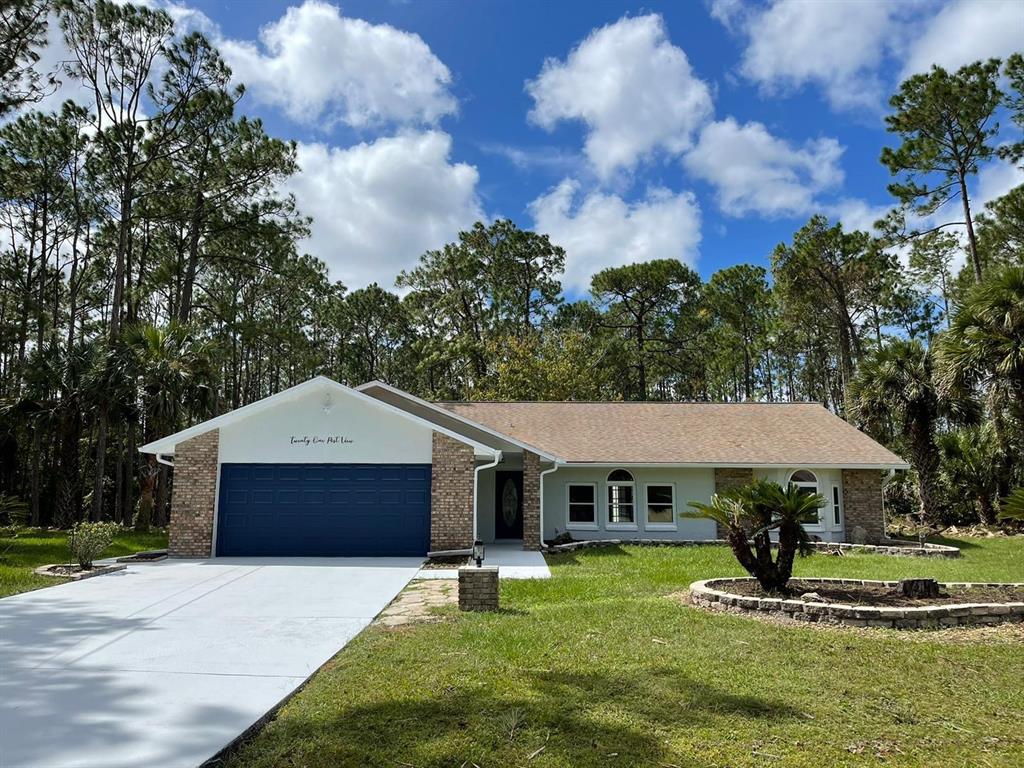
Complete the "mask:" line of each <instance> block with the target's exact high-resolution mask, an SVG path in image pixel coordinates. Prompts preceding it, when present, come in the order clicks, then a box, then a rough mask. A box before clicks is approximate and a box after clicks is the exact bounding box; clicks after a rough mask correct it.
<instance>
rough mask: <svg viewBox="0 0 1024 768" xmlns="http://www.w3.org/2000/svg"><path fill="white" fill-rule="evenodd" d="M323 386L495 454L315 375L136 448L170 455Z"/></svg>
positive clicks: (488, 454)
mask: <svg viewBox="0 0 1024 768" xmlns="http://www.w3.org/2000/svg"><path fill="white" fill-rule="evenodd" d="M323 385H326V386H328V387H330V388H332V389H335V390H338V391H341V392H342V393H343V394H345V395H349V396H352V397H355V398H356V399H357V400H360V401H361V402H364V403H366V404H367V405H371V406H373V407H374V408H378V409H380V410H382V411H385V412H387V413H393V414H396V415H398V416H401V417H402V418H404V419H407V420H409V421H412V422H415V423H417V424H419V425H421V426H423V427H425V428H427V429H430V430H433V431H434V432H440V433H441V434H443V435H447V436H448V437H450V438H452V439H453V440H457V441H458V442H460V443H464V444H465V445H468V446H470V447H472V448H473V450H474V452H475V454H476V455H477V456H482V457H485V458H490V457H492V456H494V455H495V454H496V453H498V451H497V449H495V448H491V447H490V446H489V445H484V444H483V443H478V442H476V441H475V440H470V439H469V438H468V437H465V436H464V435H460V434H458V433H457V432H453V431H452V430H450V429H445V428H444V427H440V426H438V425H437V424H434V423H433V422H432V421H429V420H427V419H424V418H421V417H419V416H416V415H415V414H412V413H409V412H408V411H404V410H402V409H401V408H397V407H395V406H393V405H391V404H389V403H385V402H384V401H383V400H378V399H377V398H375V397H371V396H370V395H367V394H365V393H364V392H360V391H359V390H357V389H353V388H352V387H346V386H345V385H344V384H339V383H338V382H336V381H334V379H329V378H327V377H326V376H315V377H313V378H312V379H310V380H309V381H304V382H302V383H301V384H296V385H295V386H294V387H289V388H288V389H285V390H282V391H281V392H278V393H277V394H274V395H269V396H268V397H264V398H263V399H262V400H257V401H256V402H254V403H249V405H244V406H242V407H241V408H236V409H235V410H233V411H229V412H228V413H225V414H222V415H220V416H216V417H214V418H212V419H209V420H207V421H204V422H201V423H199V424H196V425H195V426H192V427H189V428H188V429H183V430H181V431H180V432H175V433H174V434H173V435H169V436H167V437H163V438H161V439H159V440H154V441H153V442H151V443H147V444H146V445H143V446H142V447H141V448H139V453H157V454H173V453H174V449H175V447H176V446H177V444H178V443H181V442H184V441H185V440H189V439H191V438H193V437H196V436H197V435H201V434H203V433H204V432H209V431H210V430H211V429H220V428H221V427H224V426H227V425H228V424H233V423H235V422H237V421H241V420H243V419H248V418H250V417H251V416H255V415H257V414H259V413H262V412H263V411H266V410H269V409H270V408H273V407H275V406H276V405H278V404H280V403H281V402H284V401H286V400H290V399H292V398H294V397H296V396H297V395H301V394H303V393H304V392H305V391H306V390H308V389H314V388H315V387H317V386H323Z"/></svg>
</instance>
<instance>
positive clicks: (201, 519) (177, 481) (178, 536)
mask: <svg viewBox="0 0 1024 768" xmlns="http://www.w3.org/2000/svg"><path fill="white" fill-rule="evenodd" d="M219 445H220V430H217V429H211V430H210V431H209V432H204V433H203V434H201V435H197V436H196V437H193V438H192V439H191V440H186V441H185V442H183V443H179V444H178V446H177V447H176V449H175V452H174V484H173V486H172V488H173V490H172V495H171V523H170V530H169V531H168V544H167V549H168V554H169V555H170V556H171V557H210V556H211V555H212V554H213V551H212V550H213V510H214V507H215V506H216V504H217V467H218V464H217V452H218V448H219Z"/></svg>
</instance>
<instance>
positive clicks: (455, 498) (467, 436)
mask: <svg viewBox="0 0 1024 768" xmlns="http://www.w3.org/2000/svg"><path fill="white" fill-rule="evenodd" d="M140 450H141V451H142V452H144V453H150V454H155V455H156V457H157V459H158V460H159V461H161V462H163V463H166V464H172V465H173V466H174V481H173V495H172V503H171V522H170V551H171V554H172V555H175V556H179V557H211V556H218V555H220V556H227V555H260V556H272V555H281V556H399V555H401V556H407V555H426V554H427V553H428V552H431V551H435V552H436V551H446V550H455V549H465V548H468V547H470V546H472V543H473V541H474V540H476V539H480V540H482V541H484V542H492V541H496V540H510V539H511V540H521V541H522V542H523V547H524V548H525V549H531V550H535V549H540V548H541V547H542V546H543V544H542V542H544V541H549V540H551V539H554V538H556V537H558V536H560V535H562V534H565V533H568V534H569V535H570V536H571V537H572V538H573V539H714V538H717V536H718V532H717V531H716V527H715V523H714V522H712V521H709V520H704V519H689V518H683V517H681V515H680V513H681V512H684V511H686V509H687V502H689V501H691V500H699V501H705V502H706V501H708V500H709V499H710V498H711V496H712V495H713V494H714V493H715V492H716V491H720V490H722V489H725V488H729V487H731V486H735V485H737V484H743V483H746V482H749V481H750V480H751V479H753V478H755V477H764V478H770V479H772V480H776V481H778V482H780V483H787V482H792V483H797V484H799V485H801V486H803V487H806V488H809V489H813V490H815V491H817V492H818V493H821V494H822V495H823V496H824V497H825V498H826V499H827V501H828V504H827V506H825V507H823V508H822V509H821V510H820V513H819V517H818V522H817V524H816V525H811V526H809V527H808V528H809V531H810V532H811V533H812V535H814V536H817V537H818V538H820V539H822V540H827V541H845V540H847V539H848V538H849V537H850V535H851V533H852V532H853V531H854V529H858V528H859V529H863V533H864V535H865V536H866V538H867V539H868V540H877V539H880V538H882V537H883V531H884V520H883V512H882V486H883V482H884V479H885V477H886V476H887V475H888V474H891V473H892V472H893V471H894V470H897V469H905V468H907V466H908V465H907V464H906V463H905V462H904V461H903V460H902V459H900V458H899V457H898V456H896V455H895V454H893V453H892V452H890V451H889V450H887V449H886V448H884V447H883V446H881V445H879V444H878V443H876V442H875V441H874V440H872V439H871V438H869V437H868V436H867V435H865V434H863V433H862V432H860V431H858V430H857V429H855V428H854V427H853V426H851V425H850V424H848V423H847V422H845V421H843V420H842V419H840V418H839V417H837V416H835V415H834V414H832V413H831V412H829V411H828V410H827V409H825V408H823V407H822V406H820V405H817V404H813V403H660V402H640V403H632V402H630V403H622V402H612V403H595V402H511V403H496V402H458V403H432V402H427V401H425V400H422V399H420V398H418V397H414V396H413V395H410V394H408V393H407V392H403V391H401V390H399V389H396V388H394V387H391V386H388V385H387V384H383V383H381V382H378V381H373V382H369V383H367V384H364V385H362V386H360V387H356V388H354V389H353V388H350V387H346V386H343V385H341V384H338V383H337V382H335V381H332V380H330V379H328V378H325V377H323V376H318V377H316V378H314V379H311V380H309V381H307V382H305V383H303V384H299V385H298V386H295V387H291V388H290V389H287V390H285V391H283V392H280V393H278V394H276V395H273V396H271V397H267V398H264V399H263V400H259V401H258V402H255V403H252V404H250V405H247V406H245V407H243V408H239V409H237V410H234V411H231V412H229V413H225V414H223V415H221V416H217V417H216V418H213V419H210V420H209V421H205V422H203V423H201V424H196V425H195V426H193V427H189V428H188V429H185V430H182V431H181V432H178V433H177V434H174V435H170V436H169V437H165V438H162V439H160V440H156V441H154V442H152V443H149V444H148V445H144V446H143V447H142V448H141V449H140Z"/></svg>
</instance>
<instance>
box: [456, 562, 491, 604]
mask: <svg viewBox="0 0 1024 768" xmlns="http://www.w3.org/2000/svg"><path fill="white" fill-rule="evenodd" d="M459 610H460V611H496V610H498V569H497V567H495V566H489V567H484V568H475V567H473V566H469V567H467V568H459Z"/></svg>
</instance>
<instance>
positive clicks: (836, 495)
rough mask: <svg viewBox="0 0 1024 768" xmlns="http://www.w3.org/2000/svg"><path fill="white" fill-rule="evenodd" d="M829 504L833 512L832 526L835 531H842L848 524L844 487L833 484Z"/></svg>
mask: <svg viewBox="0 0 1024 768" xmlns="http://www.w3.org/2000/svg"><path fill="white" fill-rule="evenodd" d="M828 502H829V503H828V506H829V508H830V509H831V510H832V515H831V518H830V519H831V526H832V528H833V529H834V530H837V531H840V530H842V529H843V525H844V524H845V522H846V520H845V517H846V510H845V509H843V487H842V486H841V485H839V483H833V484H832V496H831V498H829V500H828Z"/></svg>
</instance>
